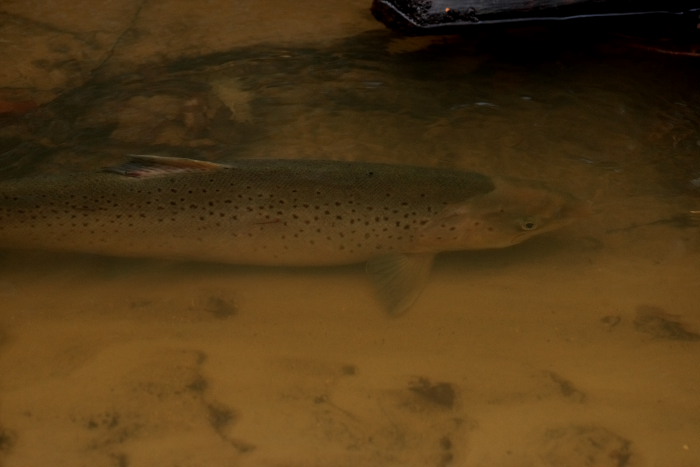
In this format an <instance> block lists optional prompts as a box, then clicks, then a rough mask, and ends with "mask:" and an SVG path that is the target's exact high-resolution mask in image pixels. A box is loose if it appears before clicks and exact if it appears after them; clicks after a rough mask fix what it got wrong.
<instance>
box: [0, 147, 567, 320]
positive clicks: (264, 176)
mask: <svg viewBox="0 0 700 467" xmlns="http://www.w3.org/2000/svg"><path fill="white" fill-rule="evenodd" d="M573 204H574V203H573V200H572V199H571V198H570V197H567V196H565V195H561V194H558V193H554V192H551V191H549V190H545V189H542V188H540V187H533V186H526V185H523V186H520V185H518V184H513V183H512V182H506V181H496V180H494V179H492V178H490V177H488V176H485V175H482V174H478V173H473V172H462V171H455V170H449V169H439V168H425V167H412V166H401V165H388V164H373V163H362V162H337V161H305V160H238V161H236V162H234V163H232V164H230V165H219V164H213V163H209V162H203V161H196V160H190V159H178V158H163V157H157V156H135V157H134V158H133V159H132V160H131V161H130V162H129V163H127V164H125V165H123V166H120V167H116V168H112V169H108V170H106V171H104V172H101V173H91V174H82V175H79V176H73V177H64V178H59V177H55V178H49V177H46V178H43V177H42V178H28V179H20V180H16V181H7V182H3V183H2V184H0V246H2V247H13V248H31V249H49V250H72V251H80V252H89V253H97V254H104V255H112V256H137V257H167V258H182V259H195V260H205V261H218V262H228V263H236V264H250V265H273V266H274V265H280V266H281V265H285V266H320V265H335V264H350V263H359V262H369V264H370V266H369V268H368V269H369V270H370V272H371V273H372V275H373V276H374V277H375V278H376V279H377V281H378V282H379V283H384V284H383V285H380V287H381V288H383V289H384V290H388V289H391V288H394V289H396V290H394V291H391V292H387V293H385V295H386V294H388V295H397V294H398V295H401V297H398V298H387V299H386V300H385V301H387V302H391V303H389V307H390V308H396V307H399V308H406V307H407V305H406V303H403V302H405V301H406V300H409V301H412V300H413V299H415V297H411V296H412V295H414V293H413V292H411V291H410V290H411V289H412V288H414V287H418V286H419V284H418V283H417V282H423V281H424V279H425V277H427V272H428V270H429V269H430V264H431V263H432V257H433V256H434V255H435V254H436V253H439V252H442V251H451V250H469V249H483V248H500V247H505V246H509V245H512V244H514V243H518V242H520V241H523V240H525V239H526V238H529V237H530V236H532V235H534V234H536V233H539V232H543V231H546V230H551V229H552V228H556V227H558V226H560V225H563V224H564V223H566V222H567V221H569V220H570V218H571V215H570V214H571V211H572V206H573ZM399 289H401V290H399ZM397 302H401V303H397ZM400 311H403V310H400Z"/></svg>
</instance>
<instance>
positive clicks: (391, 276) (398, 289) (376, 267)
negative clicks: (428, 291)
mask: <svg viewBox="0 0 700 467" xmlns="http://www.w3.org/2000/svg"><path fill="white" fill-rule="evenodd" d="M434 258H435V255H434V254H425V253H421V254H392V255H386V256H380V257H378V258H374V259H371V260H369V261H368V262H367V272H368V273H369V275H370V277H371V278H372V282H373V283H374V285H375V287H376V288H377V292H378V294H379V298H380V299H381V301H382V302H383V303H384V305H385V306H386V307H387V309H388V311H389V314H390V315H391V316H399V315H401V314H403V313H405V312H406V311H407V310H408V309H409V308H410V307H411V305H413V303H414V302H415V301H416V299H417V298H418V296H419V295H420V293H421V292H422V291H423V288H424V287H425V284H426V283H427V281H428V276H429V274H430V268H431V267H432V265H433V259H434Z"/></svg>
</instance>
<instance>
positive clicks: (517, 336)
mask: <svg viewBox="0 0 700 467" xmlns="http://www.w3.org/2000/svg"><path fill="white" fill-rule="evenodd" d="M98 3H99V4H98ZM265 3H266V5H265V6H264V7H261V6H260V5H259V2H252V1H248V2H246V1H243V2H235V5H232V4H231V2H224V1H216V0H213V1H210V2H207V3H206V4H203V3H201V2H196V5H195V3H193V2H186V1H180V0H167V1H164V2H150V1H141V2H132V1H128V0H123V1H121V2H107V1H104V2H82V3H81V2H70V3H66V4H65V6H64V7H62V8H57V7H56V2H42V1H37V2H24V1H9V2H4V4H3V5H2V6H0V15H2V18H3V21H2V23H1V24H0V56H1V57H2V62H3V63H4V64H5V65H4V67H3V71H2V74H1V75H0V87H1V88H0V97H1V98H2V99H1V101H2V102H1V103H0V104H2V105H0V110H3V114H2V115H0V118H1V120H0V123H1V124H2V127H1V128H0V144H1V145H2V148H1V149H2V154H0V177H2V178H13V177H20V176H25V175H28V174H34V173H54V172H75V171H80V170H93V169H96V168H99V167H102V166H105V165H109V164H112V163H114V162H117V161H120V160H121V159H122V158H123V155H124V154H129V153H156V154H162V155H166V154H167V155H178V156H189V157H198V158H203V159H208V160H215V161H221V162H225V161H227V160H231V159H234V158H239V157H283V158H329V159H341V160H365V161H382V162H405V163H414V164H425V165H440V166H447V167H460V168H466V169H470V170H477V171H480V172H484V173H488V174H494V175H506V176H511V177H516V178H527V179H535V180H542V181H545V182H547V183H548V184H550V185H552V186H553V187H555V188H558V189H564V190H566V191H569V192H571V193H573V194H575V195H577V196H578V197H580V198H583V199H588V200H591V201H592V204H593V213H592V215H591V216H590V217H588V218H586V219H583V220H581V221H580V222H578V223H576V224H575V225H572V226H571V227H567V228H566V229H564V230H561V231H558V232H555V233H551V234H548V235H546V236H542V237H539V238H536V239H534V240H532V241H530V242H528V243H525V244H523V245H520V246H517V247H514V248H511V249H507V250H500V251H485V252H473V253H459V254H450V255H443V256H441V257H440V258H439V260H438V262H437V264H436V267H435V270H434V272H433V275H432V278H431V282H430V284H429V285H428V287H427V289H426V290H425V292H424V294H423V295H422V296H421V298H420V299H419V301H418V303H417V304H416V305H415V306H414V307H413V309H412V310H411V311H410V312H409V313H408V314H407V315H405V316H403V317H401V318H400V319H390V318H388V317H387V316H386V315H385V314H384V313H383V312H382V310H381V307H380V306H379V305H378V303H377V301H376V299H375V297H374V296H373V292H372V290H371V288H370V286H369V284H368V282H367V280H366V278H365V276H364V274H363V268H362V266H352V267H343V268H329V269H308V270H304V269H302V270H287V269H267V268H247V267H235V266H226V265H216V264H191V263H178V262H174V261H173V262H170V261H151V260H125V259H108V258H98V257H92V256H83V255H72V254H61V255H58V254H50V253H42V252H31V253H29V252H11V251H7V252H3V253H2V256H1V257H0V375H1V376H0V464H1V465H3V466H11V467H27V466H43V465H52V466H76V465H89V466H204V465H236V466H237V465H241V466H351V465H352V466H356V465H365V466H394V465H395V466H399V465H401V466H467V465H468V466H483V467H487V466H505V467H510V466H512V467H521V466H552V467H554V466H557V467H568V466H571V467H583V466H589V467H607V466H614V467H622V466H629V467H647V466H648V467H651V466H659V467H661V466H676V467H697V466H698V465H700V438H699V437H698V433H700V396H698V394H700V372H699V371H698V368H699V367H700V307H699V306H698V303H700V287H698V283H699V280H700V262H699V261H700V236H699V224H700V220H699V219H698V214H694V213H693V211H695V212H697V211H700V113H699V112H698V108H700V92H699V91H698V86H697V83H699V82H700V67H699V65H698V63H699V62H698V61H697V59H691V58H684V57H678V56H666V55H660V54H656V53H653V52H650V51H648V50H645V49H643V48H640V47H639V45H640V43H639V42H638V41H636V40H634V39H630V38H627V37H623V36H616V35H603V36H597V37H582V36H581V35H580V34H572V35H567V36H553V35H552V34H551V33H546V32H534V33H528V34H525V35H523V34H519V35H509V36H506V37H501V38H500V39H497V38H493V37H491V38H484V37H478V38H455V37H449V38H432V39H429V38H413V39H405V38H400V37H398V36H395V35H393V34H392V33H390V32H388V31H386V30H385V29H383V27H382V26H381V25H380V24H378V23H375V22H374V21H373V19H372V18H371V16H370V15H369V13H368V7H369V2H365V1H353V2H323V4H322V5H320V6H319V5H318V4H311V3H310V2H305V3H299V2H293V3H290V2H265ZM18 102H19V103H18ZM37 105H39V107H38V108H36V109H35V110H32V108H34V107H36V106H37Z"/></svg>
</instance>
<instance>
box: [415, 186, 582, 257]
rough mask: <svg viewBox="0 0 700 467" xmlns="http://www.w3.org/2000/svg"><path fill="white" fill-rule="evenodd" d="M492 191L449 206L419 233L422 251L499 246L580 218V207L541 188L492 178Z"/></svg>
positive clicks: (556, 193)
mask: <svg viewBox="0 0 700 467" xmlns="http://www.w3.org/2000/svg"><path fill="white" fill-rule="evenodd" d="M494 185H495V188H494V190H492V191H490V192H488V193H485V194H482V195H478V196H475V197H472V198H469V199H467V200H465V201H464V202H461V203H455V204H450V205H448V206H446V207H445V209H444V210H443V211H442V212H441V213H440V214H439V215H438V216H436V217H435V218H434V219H433V220H431V221H430V222H429V223H428V224H426V225H425V228H424V229H423V230H422V231H421V232H420V233H419V241H418V243H419V244H420V249H421V250H423V251H427V250H431V249H432V250H433V251H447V250H480V249H491V248H504V247H508V246H511V245H515V244H518V243H521V242H523V241H525V240H527V239H529V238H531V237H533V236H535V235H539V234H541V233H544V232H549V231H552V230H555V229H558V228H560V227H563V226H565V225H567V224H569V223H571V222H572V221H574V220H575V219H577V218H579V217H581V216H583V215H585V213H586V211H587V207H586V206H585V203H583V202H581V201H579V200H577V199H575V198H574V197H573V196H571V195H569V194H567V193H562V192H558V191H554V190H550V189H548V188H546V187H544V186H541V185H538V184H535V183H527V182H512V181H506V180H497V181H495V183H494Z"/></svg>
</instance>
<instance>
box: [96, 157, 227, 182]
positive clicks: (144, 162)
mask: <svg viewBox="0 0 700 467" xmlns="http://www.w3.org/2000/svg"><path fill="white" fill-rule="evenodd" d="M226 168H228V166H226V165H223V164H216V163H214V162H207V161H200V160H196V159H185V158H182V157H164V156H150V155H131V156H129V160H128V161H127V162H125V163H124V164H122V165H119V166H116V167H105V168H104V169H103V170H104V171H105V172H112V173H116V174H119V175H124V176H126V177H135V178H150V177H162V176H165V175H173V174H178V173H191V172H210V171H216V170H222V169H226Z"/></svg>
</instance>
